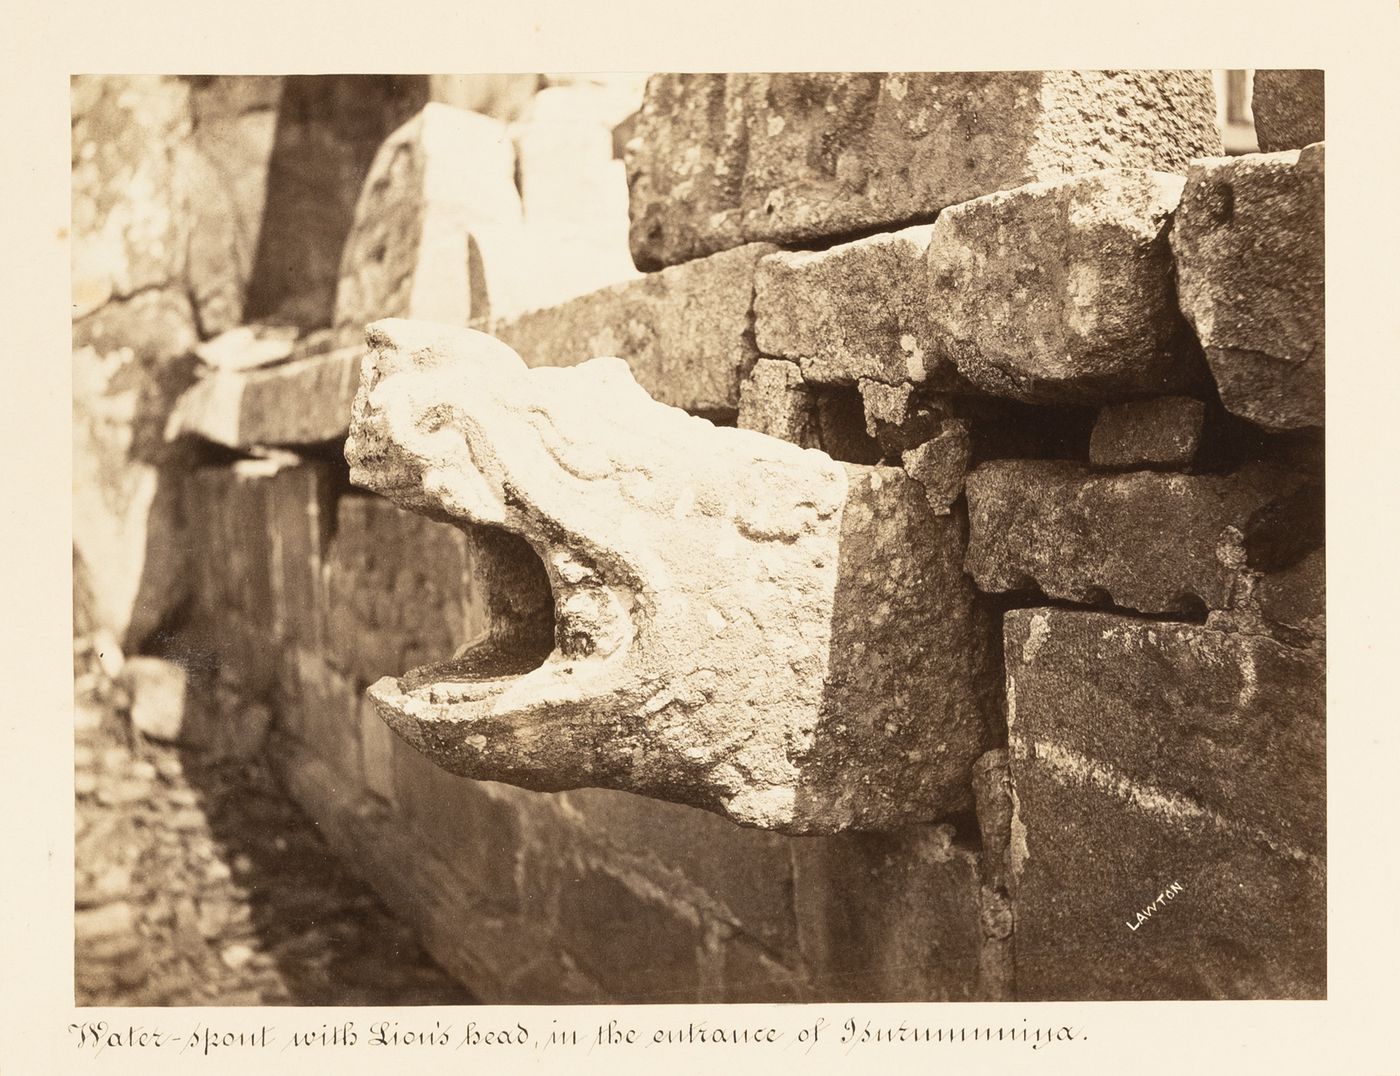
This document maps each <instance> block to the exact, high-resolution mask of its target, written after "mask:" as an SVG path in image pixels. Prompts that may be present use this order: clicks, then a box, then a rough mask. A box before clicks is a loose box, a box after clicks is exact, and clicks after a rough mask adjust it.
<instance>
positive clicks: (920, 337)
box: [754, 225, 956, 385]
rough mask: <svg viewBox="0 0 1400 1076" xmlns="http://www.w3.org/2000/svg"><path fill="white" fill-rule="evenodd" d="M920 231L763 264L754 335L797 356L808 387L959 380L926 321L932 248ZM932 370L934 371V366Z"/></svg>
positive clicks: (783, 254) (769, 350) (761, 343)
mask: <svg viewBox="0 0 1400 1076" xmlns="http://www.w3.org/2000/svg"><path fill="white" fill-rule="evenodd" d="M931 233H932V228H931V226H929V225H919V226H915V227H913V228H905V229H904V230H902V231H898V232H892V233H888V234H884V235H874V236H870V237H869V238H867V239H857V240H856V241H854V242H852V243H842V244H839V245H837V246H834V247H831V248H830V249H828V250H820V251H780V252H778V253H776V254H770V255H769V256H768V257H766V258H764V259H763V260H762V261H760V262H759V263H758V274H757V276H756V278H755V280H754V335H755V339H756V340H757V342H758V349H759V350H760V351H762V352H763V353H764V354H765V355H778V356H781V357H783V358H787V359H794V360H796V361H797V362H798V363H799V364H800V365H801V367H802V376H803V377H805V378H806V379H807V380H808V381H816V382H831V383H835V384H843V385H851V384H855V383H856V381H858V380H859V379H860V378H871V379H873V380H876V381H882V382H885V383H887V384H898V383H899V382H921V381H924V380H925V379H928V378H929V377H930V374H931V371H932V376H933V380H934V381H935V382H937V381H939V380H940V379H941V380H948V379H950V377H951V378H955V377H956V374H955V372H954V371H953V369H952V366H951V365H949V364H942V365H940V364H939V363H938V361H937V351H936V348H935V347H934V342H933V339H932V336H931V331H930V327H929V320H928V244H929V236H930V235H931ZM935 367H936V369H935Z"/></svg>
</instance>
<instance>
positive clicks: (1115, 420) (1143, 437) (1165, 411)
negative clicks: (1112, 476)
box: [1089, 396, 1206, 471]
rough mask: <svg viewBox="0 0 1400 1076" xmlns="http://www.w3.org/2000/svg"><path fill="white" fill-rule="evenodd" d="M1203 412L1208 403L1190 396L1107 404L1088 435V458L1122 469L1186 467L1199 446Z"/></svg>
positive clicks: (1098, 463)
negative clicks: (1108, 405)
mask: <svg viewBox="0 0 1400 1076" xmlns="http://www.w3.org/2000/svg"><path fill="white" fill-rule="evenodd" d="M1205 417H1206V405H1205V404H1204V403H1203V402H1202V401H1200V400H1195V399H1192V398H1191V397H1190V396H1159V397H1157V398H1156V399H1153V400H1133V401H1130V402H1129V403H1123V404H1114V405H1113V406H1110V407H1105V408H1104V409H1103V410H1102V411H1100V412H1099V417H1098V420H1097V421H1096V422H1095V423H1094V432H1093V434H1092V435H1091V437H1090V439H1089V462H1090V463H1092V464H1093V465H1094V466H1095V467H1103V468H1105V469H1108V470H1119V471H1131V470H1135V469H1136V468H1139V467H1168V468H1184V467H1188V466H1190V464H1191V461H1192V460H1194V459H1195V458H1196V450H1197V449H1198V448H1199V447H1200V445H1201V430H1202V428H1203V427H1204V425H1205Z"/></svg>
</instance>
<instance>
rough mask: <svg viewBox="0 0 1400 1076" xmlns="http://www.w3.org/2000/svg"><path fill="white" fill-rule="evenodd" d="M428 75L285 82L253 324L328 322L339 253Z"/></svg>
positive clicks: (421, 100) (250, 310)
mask: <svg viewBox="0 0 1400 1076" xmlns="http://www.w3.org/2000/svg"><path fill="white" fill-rule="evenodd" d="M429 92H430V90H429V84H428V79H427V76H423V75H289V76H287V77H286V78H285V79H283V83H282V98H281V105H280V107H279V109H278V113H277V130H276V135H275V138H274V142H273V149H272V156H271V159H270V162H269V165H268V171H267V196H266V203H265V210H264V218H263V228H262V232H261V236H260V238H259V241H258V250H257V256H256V258H255V260H254V263H253V274H252V287H251V288H250V290H249V293H248V300H247V306H246V309H245V310H244V316H245V318H246V319H247V320H250V321H253V320H259V319H263V320H278V321H285V322H287V323H289V324H294V325H297V326H299V327H301V328H302V329H303V330H311V329H318V328H321V327H322V326H326V325H330V324H331V323H332V315H333V311H334V306H335V289H336V283H337V281H338V279H339V277H340V259H341V252H342V250H343V248H344V246H345V238H346V236H347V235H348V234H349V232H350V226H351V223H352V221H353V220H354V216H355V205H356V202H357V201H358V200H359V196H360V190H361V187H362V186H363V184H364V179H365V175H366V174H367V173H368V172H369V167H370V163H371V162H372V161H373V160H374V156H375V154H376V152H378V150H379V146H380V144H381V143H382V142H383V141H384V139H385V138H386V137H387V136H388V135H389V133H390V132H391V131H394V130H395V129H396V128H398V127H399V126H400V125H401V124H403V123H404V122H405V121H406V120H408V119H409V118H410V117H411V116H413V115H414V114H415V113H417V112H418V111H419V110H420V109H421V108H422V107H423V106H424V105H425V104H426V103H427V102H428V99H429Z"/></svg>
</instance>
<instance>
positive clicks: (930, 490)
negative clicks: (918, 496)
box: [900, 418, 972, 516]
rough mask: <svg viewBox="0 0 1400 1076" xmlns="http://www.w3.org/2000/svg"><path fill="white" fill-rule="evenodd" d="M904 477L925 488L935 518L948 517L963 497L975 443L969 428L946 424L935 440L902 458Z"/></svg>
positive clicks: (956, 421) (952, 421)
mask: <svg viewBox="0 0 1400 1076" xmlns="http://www.w3.org/2000/svg"><path fill="white" fill-rule="evenodd" d="M900 458H901V460H902V461H903V463H904V473H905V474H907V475H908V476H909V477H910V478H912V479H913V480H914V481H915V482H917V483H919V485H921V486H923V488H924V496H925V497H926V498H927V499H928V504H929V507H930V508H932V509H933V511H934V512H935V514H937V515H940V516H944V515H947V514H948V513H949V512H951V511H952V510H953V503H954V502H955V501H956V500H957V499H958V498H959V497H961V496H962V492H963V482H964V480H965V479H966V478H967V465H968V462H969V461H970V460H971V459H972V441H971V438H970V437H969V436H968V432H967V425H966V424H965V423H963V422H962V421H960V420H959V419H955V418H951V419H945V420H943V421H942V422H941V423H940V424H939V427H938V432H937V433H936V434H934V435H933V437H932V438H930V439H929V440H927V441H925V442H924V443H923V444H921V445H918V446H917V447H915V448H910V449H906V450H905V451H904V453H903V454H902V455H901V457H900Z"/></svg>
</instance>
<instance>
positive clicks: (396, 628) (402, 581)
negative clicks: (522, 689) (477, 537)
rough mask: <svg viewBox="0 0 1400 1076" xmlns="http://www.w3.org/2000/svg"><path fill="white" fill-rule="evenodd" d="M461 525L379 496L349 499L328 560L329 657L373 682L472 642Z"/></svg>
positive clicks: (448, 654) (340, 514) (343, 502)
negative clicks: (440, 520)
mask: <svg viewBox="0 0 1400 1076" xmlns="http://www.w3.org/2000/svg"><path fill="white" fill-rule="evenodd" d="M467 572H468V562H467V551H466V538H465V537H464V535H463V534H462V532H461V531H460V530H458V529H457V528H456V527H452V526H449V525H446V524H443V523H433V522H431V521H429V520H427V519H425V518H423V517H422V516H418V515H414V514H412V513H409V512H404V511H402V510H401V509H399V508H398V507H396V506H395V505H394V504H392V503H391V502H389V501H386V500H381V499H379V498H377V497H363V496H345V497H342V498H340V500H339V502H338V504H337V512H336V534H335V541H334V543H333V544H332V546H331V549H330V553H329V557H328V559H327V562H326V618H327V620H326V656H327V660H329V661H330V662H331V663H332V664H333V665H335V666H336V668H338V669H340V670H341V671H342V672H344V673H346V674H347V675H349V676H352V677H354V678H355V679H356V680H358V681H359V682H361V683H370V682H372V681H374V680H376V679H378V678H379V677H381V676H385V675H388V674H389V673H392V672H394V671H395V670H398V669H403V668H405V667H407V666H409V665H413V664H421V663H424V662H429V661H441V660H443V659H445V658H449V657H451V656H452V654H453V652H454V651H455V650H456V649H457V647H458V646H460V645H461V644H462V643H464V642H467V641H469V640H468V637H467V636H466V635H465V631H466V627H467V623H466V621H467V601H468V597H469V593H468V582H467Z"/></svg>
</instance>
